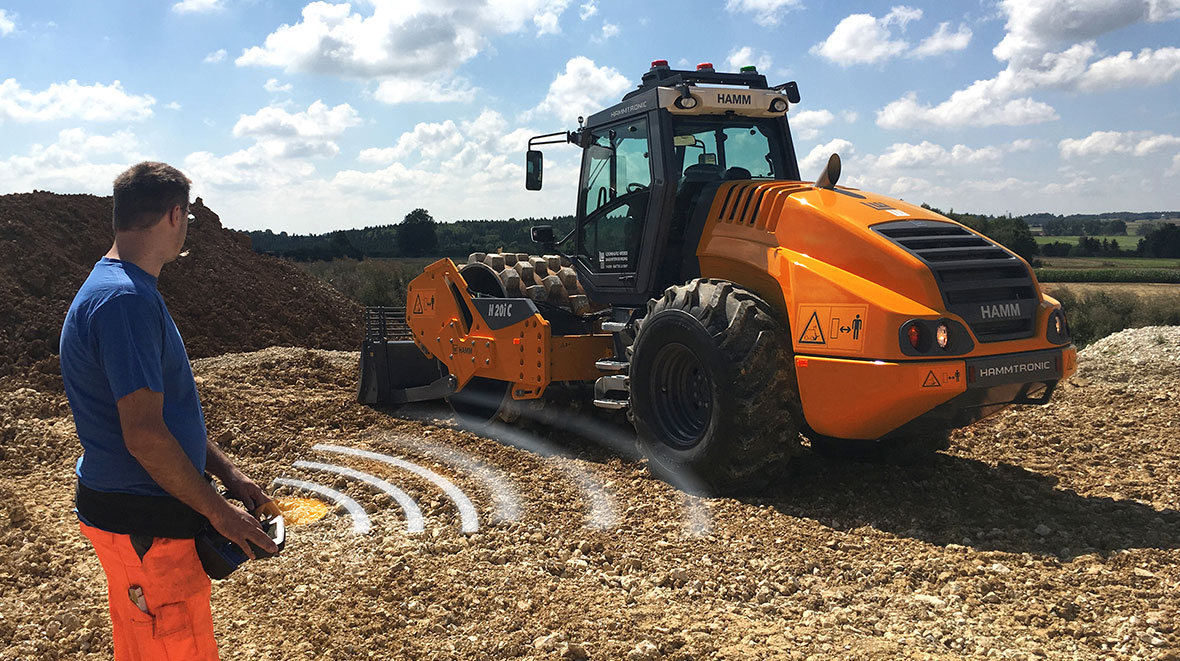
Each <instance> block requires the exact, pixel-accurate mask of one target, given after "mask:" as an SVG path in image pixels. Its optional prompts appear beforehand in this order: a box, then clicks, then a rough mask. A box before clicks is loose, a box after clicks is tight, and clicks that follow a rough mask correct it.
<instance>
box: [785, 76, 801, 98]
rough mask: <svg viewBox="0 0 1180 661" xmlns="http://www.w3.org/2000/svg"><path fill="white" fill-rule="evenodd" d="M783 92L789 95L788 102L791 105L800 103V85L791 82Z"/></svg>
mask: <svg viewBox="0 0 1180 661" xmlns="http://www.w3.org/2000/svg"><path fill="white" fill-rule="evenodd" d="M783 91H784V92H786V93H787V101H790V102H791V103H799V84H798V83H796V82H795V81H793V80H792V81H791V82H789V83H787V84H786V85H784V86H783Z"/></svg>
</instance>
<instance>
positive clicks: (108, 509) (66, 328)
mask: <svg viewBox="0 0 1180 661" xmlns="http://www.w3.org/2000/svg"><path fill="white" fill-rule="evenodd" d="M190 183H191V182H190V181H189V179H188V177H186V176H184V174H182V173H181V172H180V171H179V170H177V169H176V168H173V167H171V166H169V165H166V164H164V163H152V162H145V163H140V164H138V165H136V166H134V167H132V168H131V169H129V170H127V171H126V172H124V173H123V174H121V175H119V177H118V178H117V179H115V184H114V213H113V225H114V233H115V242H114V245H113V246H112V247H111V249H110V251H109V252H108V253H107V254H106V256H105V257H103V258H102V259H100V260H99V261H98V263H97V264H95V265H94V269H93V270H92V271H91V272H90V277H88V278H87V279H86V282H85V283H84V284H83V285H82V288H81V289H79V290H78V293H77V295H76V296H75V297H74V301H73V303H72V304H71V305H70V310H69V312H68V313H67V314H66V320H65V324H64V325H63V326H62V333H61V372H62V380H63V381H64V382H65V387H66V395H67V396H68V398H69V401H70V409H71V410H72V411H73V413H74V423H75V425H76V427H77V430H78V438H79V440H81V442H82V448H83V454H82V457H81V458H80V459H79V460H78V464H77V469H76V471H77V474H78V487H77V496H76V503H77V511H78V518H79V519H80V525H81V528H82V532H83V533H84V534H85V535H86V536H87V537H88V538H89V539H90V541H91V543H92V544H93V545H94V549H95V551H96V553H97V555H98V559H99V562H100V563H101V564H102V568H103V571H104V572H106V576H107V591H108V598H109V601H110V611H111V622H112V628H113V630H114V642H115V658H116V659H117V661H124V660H127V661H138V660H140V659H144V660H153V659H217V658H218V656H217V643H216V641H215V640H214V638H213V617H212V613H211V610H210V605H209V595H210V583H209V578H208V576H206V574H205V571H204V569H203V568H202V567H201V562H200V560H199V558H198V557H197V552H196V547H195V544H194V542H193V537H194V536H195V535H196V534H197V532H198V531H199V530H200V529H201V527H202V526H203V525H204V524H205V522H206V520H207V521H208V522H209V523H211V524H212V525H213V527H214V528H216V529H217V531H218V532H220V533H221V534H223V535H225V537H226V538H228V539H229V540H231V541H233V542H234V543H236V544H237V545H238V546H240V547H241V548H242V549H243V550H245V552H246V553H247V555H249V556H250V557H251V558H253V557H254V553H253V551H252V549H251V548H250V544H249V543H248V542H253V543H254V544H256V545H257V546H258V547H260V548H263V549H265V550H266V551H268V552H274V551H276V550H277V549H276V548H275V545H274V543H273V542H272V541H271V540H270V538H269V537H268V536H267V535H266V533H265V532H264V531H263V530H262V527H261V525H260V524H259V523H258V521H257V520H256V519H255V518H254V517H253V516H251V515H250V514H249V513H248V512H246V511H244V510H242V509H240V508H237V507H234V506H233V505H230V504H229V502H227V501H226V500H225V499H224V498H222V497H221V496H220V495H219V494H218V493H217V491H216V490H215V489H214V488H213V486H212V485H211V484H210V483H209V482H208V481H207V480H206V479H204V477H203V473H204V472H205V471H208V472H209V473H212V474H213V475H216V476H217V477H218V478H220V479H221V481H222V484H224V486H225V488H226V489H227V490H228V491H229V493H230V494H232V495H234V496H235V497H237V498H239V499H241V500H242V502H243V503H245V504H246V506H247V507H248V508H249V509H250V510H251V511H253V510H254V509H255V508H257V507H258V506H259V505H261V504H263V503H265V502H267V501H268V500H269V499H268V498H267V497H266V495H265V494H264V493H263V492H262V490H261V489H260V488H259V487H258V485H256V484H255V483H254V482H253V481H251V480H250V478H248V477H246V476H245V475H243V474H242V472H241V471H240V470H238V468H237V467H236V466H234V465H233V463H232V462H230V460H229V459H228V458H226V456H225V455H224V454H222V452H221V450H219V449H218V448H217V446H216V445H215V444H214V443H212V442H211V441H210V440H209V439H208V435H207V434H206V430H205V418H204V414H203V413H202V411H201V401H200V399H199V398H198V396H197V388H196V384H195V383H194V381H193V373H192V368H191V366H190V365H189V361H188V354H187V353H186V352H185V349H184V342H183V341H182V340H181V337H180V332H179V331H178V330H177V328H176V324H175V323H174V322H173V321H172V317H171V315H169V314H168V308H167V307H166V306H165V305H164V299H163V298H162V297H161V296H160V292H159V291H158V289H157V288H156V279H157V278H158V277H159V275H160V269H161V268H162V267H163V266H164V264H166V263H168V262H171V261H173V260H175V259H176V257H177V256H178V255H179V253H180V251H181V249H182V248H183V246H184V240H185V236H186V233H187V232H188V224H189V220H190V216H189V212H188V207H189V205H188V199H189V185H190Z"/></svg>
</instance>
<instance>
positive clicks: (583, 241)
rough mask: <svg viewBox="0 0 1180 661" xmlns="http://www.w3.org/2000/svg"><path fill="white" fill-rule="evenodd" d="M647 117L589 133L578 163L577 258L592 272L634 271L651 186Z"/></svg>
mask: <svg viewBox="0 0 1180 661" xmlns="http://www.w3.org/2000/svg"><path fill="white" fill-rule="evenodd" d="M651 180H652V174H651V150H650V147H649V145H648V128H647V119H646V118H639V119H636V120H633V121H630V122H626V123H624V124H616V125H615V126H612V127H610V128H604V129H599V130H596V131H594V132H593V133H591V144H590V146H588V147H587V148H586V151H585V156H584V159H583V164H582V186H581V194H582V196H583V203H584V205H585V210H586V215H585V220H584V221H583V222H582V224H581V225H580V226H579V227H578V240H579V241H578V242H579V257H580V258H581V259H582V260H583V261H584V262H585V263H586V264H587V265H588V266H589V267H590V268H591V269H593V270H595V271H607V272H610V271H617V272H626V271H634V270H635V264H636V260H637V258H638V256H639V239H640V236H641V234H642V230H643V222H644V218H645V217H646V216H647V205H648V201H649V198H650V194H651V191H650V187H651Z"/></svg>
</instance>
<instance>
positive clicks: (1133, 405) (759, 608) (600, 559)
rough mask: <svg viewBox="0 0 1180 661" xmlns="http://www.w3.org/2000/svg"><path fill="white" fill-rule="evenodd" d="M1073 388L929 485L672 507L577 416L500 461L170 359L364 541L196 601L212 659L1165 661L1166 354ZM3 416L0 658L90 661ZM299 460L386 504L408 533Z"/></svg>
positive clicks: (241, 452) (9, 403)
mask: <svg viewBox="0 0 1180 661" xmlns="http://www.w3.org/2000/svg"><path fill="white" fill-rule="evenodd" d="M1080 366H1081V370H1080V372H1079V374H1078V376H1076V377H1074V378H1073V379H1072V380H1070V382H1068V383H1066V384H1063V385H1062V386H1061V388H1060V389H1059V390H1058V392H1057V394H1055V395H1054V398H1053V402H1052V403H1051V404H1050V405H1049V406H1047V407H1041V408H1035V407H1022V408H1018V409H1013V410H1009V411H1007V412H1004V413H1002V414H1000V415H998V416H995V417H993V418H991V419H989V420H986V421H983V422H981V423H979V424H976V425H974V426H973V427H970V428H968V429H966V430H962V431H960V432H957V433H956V434H955V435H954V437H953V439H952V447H951V449H950V450H949V451H947V452H945V453H941V454H939V455H938V456H937V457H936V459H935V460H934V461H933V462H931V463H930V464H927V465H921V466H908V467H899V466H892V465H878V464H859V463H849V462H838V461H834V460H823V459H820V458H818V457H816V456H814V455H812V454H810V453H807V454H805V455H804V456H802V457H800V458H798V460H796V461H794V462H793V463H792V465H791V466H790V467H789V469H788V471H787V472H786V473H785V474H784V475H782V476H781V479H780V480H779V481H778V482H777V483H776V484H775V485H773V486H772V487H771V488H770V489H769V490H768V491H766V492H765V493H762V494H759V495H757V496H753V497H742V498H698V497H694V496H686V495H684V494H683V493H682V492H680V491H678V490H676V489H674V488H672V487H670V486H668V485H666V484H664V483H662V482H660V481H657V480H655V479H654V478H652V476H651V475H650V473H649V472H648V471H647V470H646V467H645V466H644V464H643V463H642V462H641V461H639V460H637V459H635V458H634V457H633V456H631V455H629V454H627V453H620V452H618V451H617V450H616V449H609V448H604V447H603V445H604V443H605V444H606V445H611V444H615V445H622V446H626V445H628V444H630V443H631V442H632V438H633V434H629V433H628V430H627V429H626V428H625V427H622V426H619V425H617V424H616V423H613V422H611V421H610V420H609V419H604V418H601V417H597V416H594V415H593V413H592V412H588V411H585V410H582V409H577V408H568V409H562V410H561V416H560V417H559V418H558V420H559V421H560V422H561V424H562V426H563V427H564V428H555V427H552V426H550V427H543V426H539V425H532V426H531V427H530V429H529V430H528V431H517V432H516V433H512V432H511V430H502V431H501V432H500V434H501V435H504V436H506V438H505V439H504V440H505V441H507V442H498V441H495V440H491V439H488V438H485V437H481V436H477V435H474V434H471V433H468V432H466V431H462V430H459V429H457V428H456V427H455V426H454V425H453V424H452V423H451V422H450V419H449V416H447V414H446V411H445V409H441V408H438V407H422V408H417V409H412V410H403V411H399V412H397V413H396V414H392V415H391V413H390V412H387V411H378V410H374V409H371V408H366V407H361V406H358V405H357V404H356V403H355V401H354V395H353V388H354V387H355V384H354V378H355V374H356V354H355V353H349V352H329V351H318V350H305V349H289V348H272V349H266V350H263V351H258V352H254V353H247V354H229V355H223V356H218V357H214V358H208V359H202V360H198V361H196V363H195V367H196V373H197V375H198V377H199V380H200V384H199V388H200V391H201V394H202V398H203V400H204V404H205V408H206V417H207V419H208V421H209V425H210V429H211V431H212V432H213V434H214V435H215V436H218V437H219V439H220V441H219V442H221V443H222V445H223V447H225V448H226V449H227V451H228V452H229V453H230V454H231V455H232V456H234V457H235V458H236V459H237V460H238V461H239V462H240V464H241V465H243V466H244V467H245V468H246V470H247V472H248V473H250V474H252V475H253V476H255V478H256V479H257V480H258V481H260V482H266V483H269V482H270V481H271V480H273V479H274V478H280V477H285V478H297V479H304V480H311V481H314V482H317V483H319V484H322V485H325V486H330V487H332V488H336V489H339V490H341V491H343V492H345V493H347V494H348V495H350V496H352V497H353V498H355V499H356V500H357V501H358V502H359V503H360V504H361V505H362V506H363V508H364V510H365V511H366V513H367V515H368V516H369V517H370V518H371V526H372V528H371V531H370V532H368V533H367V534H363V535H357V534H353V531H352V526H353V520H352V517H351V516H350V515H348V514H347V513H346V512H344V511H343V510H341V509H337V510H336V511H335V512H334V513H333V514H330V515H329V516H328V517H326V518H325V519H323V520H321V521H319V522H317V523H314V524H311V525H307V526H301V527H297V528H293V529H292V530H291V531H290V540H289V544H288V547H287V549H286V550H285V551H284V553H283V554H282V555H281V556H280V557H278V558H275V559H271V560H265V561H259V562H254V563H249V564H247V565H246V566H244V567H243V568H242V569H240V570H239V571H238V572H236V573H235V574H233V575H232V576H231V577H230V578H228V579H227V580H224V581H220V582H217V583H215V586H214V591H213V602H214V618H215V626H216V631H217V635H218V640H219V643H220V645H221V650H222V656H223V658H226V659H358V658H362V659H363V658H424V659H458V658H463V659H471V658H474V659H479V658H506V657H510V658H535V659H548V658H565V659H581V658H592V659H629V660H640V659H663V658H668V659H697V658H724V659H779V658H799V659H806V658H840V659H849V658H852V659H856V658H874V659H885V658H889V659H892V658H898V657H904V658H934V659H938V658H964V657H966V658H976V657H980V658H982V657H996V658H1010V659H1034V658H1052V659H1071V658H1078V659H1097V658H1118V659H1123V658H1132V659H1133V658H1140V659H1173V660H1176V659H1180V632H1178V631H1177V630H1176V627H1177V624H1178V622H1177V619H1178V617H1177V613H1178V612H1180V562H1178V561H1180V550H1178V549H1180V440H1178V439H1177V433H1176V432H1177V429H1176V427H1177V419H1178V418H1177V415H1176V412H1175V411H1176V407H1177V405H1178V404H1180V328H1175V327H1167V328H1144V329H1137V330H1132V331H1124V332H1122V333H1119V334H1117V335H1114V336H1111V337H1109V338H1106V339H1104V340H1101V341H1099V342H1097V343H1095V344H1094V345H1092V346H1090V347H1088V348H1087V349H1086V350H1085V351H1083V352H1082V353H1081V356H1080ZM2 394H3V403H2V404H0V485H2V486H0V490H2V491H3V493H0V503H2V505H0V546H2V547H3V548H2V549H0V659H42V658H43V659H56V658H96V659H106V658H110V655H111V652H110V650H111V646H110V624H109V621H108V620H107V617H106V612H105V611H106V603H105V590H104V582H103V578H102V573H101V570H100V568H99V566H98V562H97V560H96V559H95V558H94V556H93V554H92V553H91V552H90V551H89V549H88V547H87V544H86V542H85V540H84V539H83V538H82V537H81V535H80V534H79V533H78V531H77V528H76V523H75V522H74V520H73V516H72V514H71V513H70V511H69V508H70V499H71V494H72V487H73V477H72V465H73V462H74V460H75V458H76V455H77V453H78V448H77V442H76V440H74V438H73V434H74V429H73V422H72V419H71V418H70V416H69V410H68V407H67V406H66V403H65V399H64V396H63V395H61V394H60V393H58V392H54V391H51V390H48V389H47V390H35V389H32V388H29V387H18V386H17V384H14V383H10V384H9V385H8V386H6V390H5V392H3V393H2ZM316 444H334V445H339V446H346V447H350V448H361V449H365V450H369V451H373V452H379V453H383V454H387V455H390V456H394V457H397V458H400V459H402V460H404V461H409V462H413V463H414V464H415V465H417V466H420V467H423V468H426V469H429V470H430V471H433V472H434V473H435V474H437V475H439V476H442V477H444V478H446V479H448V480H450V482H451V483H453V485H454V486H455V487H456V488H457V489H458V490H460V491H461V492H462V495H465V496H466V497H467V498H469V499H470V501H471V503H472V504H473V506H474V513H475V515H476V516H477V517H478V530H476V531H475V532H469V533H463V532H462V531H461V527H462V526H463V525H464V520H463V519H462V517H461V510H460V508H459V507H458V506H457V505H456V502H457V501H456V500H454V499H452V498H451V497H449V496H448V495H447V494H446V493H445V492H444V491H443V490H442V489H441V488H440V487H438V486H437V485H436V484H435V483H433V482H432V481H430V480H429V479H427V478H425V477H423V476H422V475H421V474H419V473H415V472H412V471H410V470H406V469H404V468H399V467H395V466H393V465H389V464H387V463H383V462H380V461H375V460H372V459H370V458H364V457H354V456H346V455H342V454H340V453H337V452H329V451H324V450H322V449H321V450H316V449H313V446H315V445H316ZM298 460H306V461H316V462H331V463H337V464H341V465H345V466H348V467H351V468H353V469H356V470H362V471H366V472H369V473H372V474H374V475H376V476H378V477H381V478H383V479H385V480H388V481H389V482H391V483H393V484H394V485H396V486H397V487H398V488H400V489H401V490H403V491H404V492H405V494H406V495H408V496H409V497H410V498H411V499H412V500H413V502H414V503H415V504H416V506H417V507H419V508H420V509H421V514H422V522H423V524H424V525H423V528H424V529H423V531H422V532H417V533H412V532H410V531H409V530H408V527H409V526H408V521H409V518H408V515H407V514H406V513H405V512H404V511H403V510H402V508H401V507H399V505H398V503H397V502H395V499H394V498H392V497H391V496H389V495H386V494H383V493H382V492H381V491H379V490H378V489H375V488H373V487H371V486H368V485H366V484H363V483H361V482H358V481H356V480H354V479H350V478H345V477H343V476H337V475H334V474H331V473H326V472H324V471H321V470H315V469H312V468H306V467H296V466H294V462H295V461H298ZM276 493H278V494H287V495H295V494H296V493H297V492H295V491H292V490H290V489H288V488H287V487H282V488H279V489H278V490H277V491H276ZM468 523H470V522H468Z"/></svg>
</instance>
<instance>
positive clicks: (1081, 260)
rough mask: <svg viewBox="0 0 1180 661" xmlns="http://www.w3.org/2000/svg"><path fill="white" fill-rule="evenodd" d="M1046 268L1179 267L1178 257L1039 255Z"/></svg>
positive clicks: (1179, 260)
mask: <svg viewBox="0 0 1180 661" xmlns="http://www.w3.org/2000/svg"><path fill="white" fill-rule="evenodd" d="M1038 259H1039V260H1040V262H1041V266H1042V267H1043V268H1047V269H1180V259H1162V258H1153V257H1039V258H1038Z"/></svg>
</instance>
